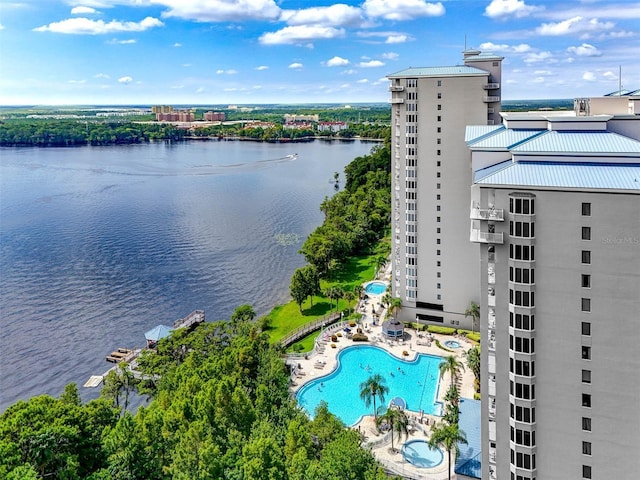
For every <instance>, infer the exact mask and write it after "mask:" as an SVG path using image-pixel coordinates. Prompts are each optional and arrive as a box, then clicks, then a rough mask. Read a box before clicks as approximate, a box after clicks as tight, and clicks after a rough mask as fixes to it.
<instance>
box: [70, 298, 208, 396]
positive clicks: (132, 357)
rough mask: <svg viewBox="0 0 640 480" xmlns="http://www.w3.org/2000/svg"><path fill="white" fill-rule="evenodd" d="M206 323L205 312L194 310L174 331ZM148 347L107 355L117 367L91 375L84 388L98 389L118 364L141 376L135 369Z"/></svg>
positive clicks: (128, 349) (123, 349)
mask: <svg viewBox="0 0 640 480" xmlns="http://www.w3.org/2000/svg"><path fill="white" fill-rule="evenodd" d="M204 321H205V314H204V310H194V311H193V312H191V313H190V314H189V315H187V316H186V317H183V318H179V319H178V320H176V321H175V322H173V329H174V330H179V329H182V328H188V329H192V328H195V327H197V326H198V325H199V324H201V323H203V322H204ZM146 348H148V347H145V348H122V347H120V348H117V349H116V350H114V351H113V352H111V353H110V354H109V355H107V357H106V361H107V362H109V363H115V364H116V365H114V366H113V367H111V368H110V369H109V370H107V371H106V372H104V373H103V374H102V375H91V377H89V380H87V381H86V382H85V383H84V385H83V387H86V388H96V387H98V386H99V385H100V384H101V383H102V381H103V380H104V377H106V376H107V375H108V374H109V372H111V371H112V370H115V369H116V368H118V364H119V363H122V362H124V363H126V364H127V365H128V367H127V368H129V370H131V372H132V373H133V374H134V375H137V374H139V372H137V371H136V369H135V367H136V365H137V364H136V359H137V358H138V356H139V355H140V353H141V352H142V351H143V350H145V349H146Z"/></svg>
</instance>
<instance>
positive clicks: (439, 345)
mask: <svg viewBox="0 0 640 480" xmlns="http://www.w3.org/2000/svg"><path fill="white" fill-rule="evenodd" d="M436 346H437V347H438V348H440V349H442V350H444V351H445V352H450V353H455V352H454V351H453V350H449V349H448V348H447V347H443V346H442V344H441V343H440V341H439V340H438V339H437V338H436Z"/></svg>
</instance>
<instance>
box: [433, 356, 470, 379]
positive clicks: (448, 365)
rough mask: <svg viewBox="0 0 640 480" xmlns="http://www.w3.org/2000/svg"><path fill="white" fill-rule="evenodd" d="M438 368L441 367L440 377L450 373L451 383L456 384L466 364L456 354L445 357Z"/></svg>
mask: <svg viewBox="0 0 640 480" xmlns="http://www.w3.org/2000/svg"><path fill="white" fill-rule="evenodd" d="M438 368H439V369H440V378H442V377H444V375H445V373H449V375H450V376H451V385H453V384H455V382H456V380H457V378H458V377H459V376H460V375H461V374H462V372H464V364H463V363H462V362H461V361H460V360H458V359H457V358H456V356H455V355H449V356H448V357H444V360H443V361H442V362H441V363H440V366H439V367H438Z"/></svg>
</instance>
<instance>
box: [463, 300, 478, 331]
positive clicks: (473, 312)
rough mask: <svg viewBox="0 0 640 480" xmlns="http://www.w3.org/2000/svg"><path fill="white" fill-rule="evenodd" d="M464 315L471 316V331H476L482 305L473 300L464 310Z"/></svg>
mask: <svg viewBox="0 0 640 480" xmlns="http://www.w3.org/2000/svg"><path fill="white" fill-rule="evenodd" d="M464 317H465V318H467V317H471V331H475V325H476V322H477V321H478V319H479V318H480V305H478V304H477V303H476V302H471V303H470V304H469V306H468V307H467V309H466V310H465V311H464Z"/></svg>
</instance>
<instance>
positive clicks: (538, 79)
mask: <svg viewBox="0 0 640 480" xmlns="http://www.w3.org/2000/svg"><path fill="white" fill-rule="evenodd" d="M532 83H544V77H536V78H534V79H533V80H532Z"/></svg>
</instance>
